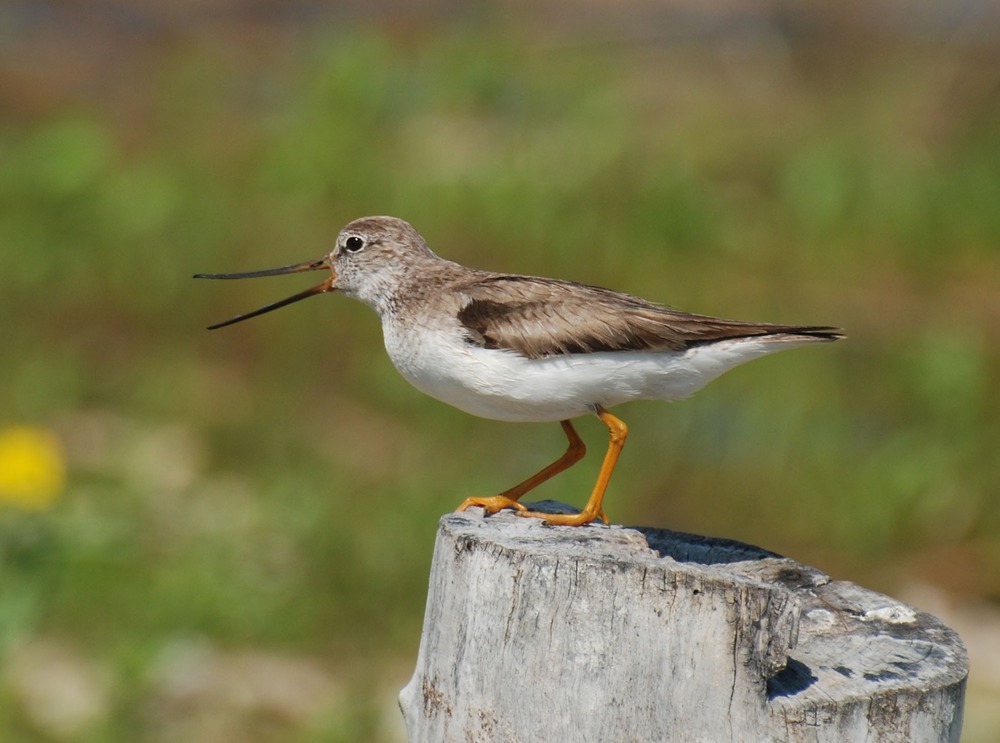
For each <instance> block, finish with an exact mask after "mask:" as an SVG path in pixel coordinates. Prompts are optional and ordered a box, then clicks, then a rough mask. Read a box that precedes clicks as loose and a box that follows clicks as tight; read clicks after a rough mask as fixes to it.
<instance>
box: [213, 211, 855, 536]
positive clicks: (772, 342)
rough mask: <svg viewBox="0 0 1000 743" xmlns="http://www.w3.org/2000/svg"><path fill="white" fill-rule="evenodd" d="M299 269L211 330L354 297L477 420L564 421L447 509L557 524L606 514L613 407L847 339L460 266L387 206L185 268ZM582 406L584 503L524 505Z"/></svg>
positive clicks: (558, 467)
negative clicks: (321, 241)
mask: <svg viewBox="0 0 1000 743" xmlns="http://www.w3.org/2000/svg"><path fill="white" fill-rule="evenodd" d="M310 271H325V272H328V273H329V276H327V277H326V278H325V279H324V281H323V282H322V283H320V284H318V285H317V286H314V287H312V288H309V289H306V290H305V291H302V292H299V293H298V294H294V295H292V296H290V297H288V298H286V299H282V300H280V301H278V302H274V303H272V304H268V305H265V306H263V307H261V308H259V309H257V310H254V311H252V312H247V313H245V314H241V315H237V316H235V317H233V318H231V319H229V320H226V321H225V322H220V323H216V324H215V325H211V326H209V329H210V330H215V329H218V328H223V327H226V326H229V325H232V324H234V323H238V322H242V321H244V320H249V319H250V318H252V317H257V316H259V315H262V314H264V313H267V312H271V311H273V310H276V309H278V308H280V307H285V306H287V305H290V304H292V303H294V302H299V301H301V300H303V299H306V298H308V297H312V296H315V295H318V294H326V293H330V292H337V293H340V294H344V295H346V296H348V297H352V298H354V299H358V300H360V301H361V302H363V303H365V304H366V305H368V306H369V307H371V308H372V309H373V310H375V312H376V313H377V314H378V316H379V319H380V321H381V325H382V334H383V340H384V343H385V349H386V352H387V353H388V355H389V358H390V360H391V361H392V363H393V365H394V366H395V367H396V369H397V370H398V371H399V373H400V374H401V375H402V377H403V378H404V379H406V380H407V381H408V382H410V384H412V385H413V386H414V387H416V388H417V389H418V390H420V391H421V392H424V393H426V394H428V395H430V396H431V397H434V398H437V399H438V400H440V401H442V402H445V403H447V404H449V405H452V406H454V407H456V408H458V409H460V410H463V411H465V412H466V413H470V414H472V415H475V416H479V417H482V418H489V419H494V420H500V421H509V422H534V423H541V422H558V423H559V424H560V425H561V427H562V430H563V433H564V434H565V436H566V440H567V447H566V451H565V452H564V453H563V454H562V456H560V457H559V458H558V459H556V460H555V461H553V462H552V463H551V464H549V465H548V466H546V467H544V468H543V469H541V470H539V471H538V472H536V473H535V474H534V475H532V476H531V477H529V478H528V479H526V480H524V481H523V482H521V483H519V484H517V485H515V486H514V487H512V488H509V489H507V490H505V491H503V492H501V493H499V494H497V495H492V496H473V497H468V498H466V499H465V500H464V501H462V502H461V504H459V506H458V508H457V509H456V510H457V511H464V510H466V509H468V508H472V507H480V508H482V509H484V511H485V515H492V514H495V513H498V512H499V511H501V510H503V509H508V508H509V509H513V510H514V511H515V512H516V513H517V514H518V515H521V516H525V517H533V518H540V519H544V520H545V522H547V523H548V524H550V525H554V526H583V525H586V524H590V523H592V522H594V521H596V520H598V519H600V520H601V521H603V522H604V523H609V520H608V518H607V516H606V515H605V512H604V505H603V504H604V496H605V491H606V490H607V487H608V483H609V481H610V479H611V475H612V472H613V471H614V469H615V466H616V464H617V462H618V457H619V454H620V453H621V451H622V448H623V446H624V444H625V440H626V437H627V436H628V426H627V425H626V424H625V422H624V421H622V420H621V419H620V418H618V417H617V416H616V415H614V414H612V413H611V412H610V408H613V407H614V406H616V405H619V404H621V403H625V402H629V401H633V400H649V399H655V400H677V399H681V398H685V397H688V396H689V395H691V394H693V393H694V392H696V391H698V390H699V389H701V388H702V387H704V386H705V385H706V384H708V382H710V381H711V380H713V379H715V378H716V377H718V376H719V375H721V374H723V373H724V372H726V371H728V370H730V369H732V368H733V367H736V366H738V365H740V364H743V363H745V362H747V361H750V360H752V359H756V358H759V357H761V356H767V355H769V354H771V353H775V352H777V351H782V350H785V349H791V348H797V347H800V346H806V345H811V344H814V343H824V342H831V341H836V340H839V339H841V338H843V337H844V335H843V333H842V332H841V330H840V329H839V328H836V327H831V326H825V325H778V324H772V323H764V322H744V321H739V320H727V319H723V318H719V317H712V316H709V315H700V314H693V313H689V312H684V311H681V310H677V309H673V308H671V307H668V306H666V305H662V304H657V303H655V302H651V301H647V300H645V299H642V298H640V297H638V296H634V295H632V294H626V293H622V292H617V291H612V290H610V289H605V288H602V287H599V286H593V285H589V284H583V283H577V282H575V281H568V280H562V279H552V278H543V277H539V276H525V275H518V274H508V273H497V272H494V271H486V270H479V269H475V268H469V267H466V266H463V265H461V264H459V263H455V262H453V261H450V260H447V259H445V258H441V257H439V256H438V255H437V254H435V253H434V252H433V251H432V250H431V249H430V247H429V246H428V244H427V242H426V241H425V240H424V238H423V237H422V236H421V235H420V233H419V232H417V230H416V229H414V227H413V226H412V225H410V224H409V223H408V222H406V221H404V220H402V219H399V218H396V217H388V216H372V217H362V218H360V219H356V220H354V221H352V222H350V223H349V224H347V225H346V226H345V227H344V228H343V229H342V230H341V231H340V233H339V235H338V236H337V240H336V243H335V244H334V246H333V249H332V250H331V251H330V252H329V253H328V254H327V255H324V256H322V257H321V258H318V259H316V260H311V261H305V262H303V263H295V264H292V265H287V266H282V267H279V268H271V269H265V270H261V271H249V272H243V273H200V274H195V276H194V278H198V279H245V278H258V277H263V276H277V275H283V274H292V273H301V272H310ZM587 415H596V416H597V417H598V418H599V419H600V420H601V421H602V422H603V423H604V425H605V426H606V427H607V429H608V447H607V451H606V453H605V456H604V460H603V462H602V464H601V469H600V471H599V474H598V476H597V481H596V483H595V484H594V487H593V490H592V491H591V494H590V497H589V498H588V500H587V502H586V504H585V505H584V507H583V509H582V510H580V511H579V512H578V513H561V514H555V513H546V512H542V511H537V510H532V509H529V508H528V507H527V506H525V505H524V504H522V503H521V502H520V499H521V498H522V496H524V495H525V494H526V493H528V492H530V491H531V490H533V489H534V488H536V487H537V486H539V485H540V484H542V483H543V482H545V481H547V480H549V479H550V478H552V477H553V476H555V475H557V474H559V473H560V472H563V471H564V470H566V469H568V468H569V467H571V466H572V465H574V464H576V463H577V462H579V461H580V460H581V459H582V458H583V456H584V454H585V453H586V446H585V445H584V443H583V440H582V439H581V438H580V436H579V434H578V433H577V431H576V429H575V428H574V426H573V420H574V419H576V418H579V417H582V416H587Z"/></svg>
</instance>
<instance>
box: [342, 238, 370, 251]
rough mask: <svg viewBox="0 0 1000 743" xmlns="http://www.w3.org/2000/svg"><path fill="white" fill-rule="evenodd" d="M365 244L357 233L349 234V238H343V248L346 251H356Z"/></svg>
mask: <svg viewBox="0 0 1000 743" xmlns="http://www.w3.org/2000/svg"><path fill="white" fill-rule="evenodd" d="M364 246H365V241H364V240H362V239H361V238H360V237H358V236H357V235H351V236H350V237H349V238H347V239H346V240H344V248H345V249H346V250H347V252H348V253H357V252H358V251H359V250H361V249H362V248H363V247H364Z"/></svg>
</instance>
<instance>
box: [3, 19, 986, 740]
mask: <svg viewBox="0 0 1000 743" xmlns="http://www.w3.org/2000/svg"><path fill="white" fill-rule="evenodd" d="M841 51H842V50H841V49H838V48H833V49H829V50H824V49H822V48H819V49H817V48H815V47H813V46H811V45H810V44H809V43H808V42H803V43H802V44H800V45H799V44H783V43H776V42H775V43H767V42H766V40H765V41H764V42H760V43H753V44H742V43H732V44H729V43H719V44H688V43H673V44H670V43H647V44H639V45H636V44H606V43H603V42H602V41H599V40H595V39H594V38H593V37H592V36H587V35H581V36H580V37H574V36H570V37H562V38H553V37H541V36H539V35H536V34H534V33H532V32H530V30H525V29H519V28H518V27H516V26H511V25H505V24H500V25H497V26H480V25H476V24H466V25H455V24H453V25H448V24H444V25H440V26H432V27H429V28H423V29H421V30H420V31H419V32H403V31H401V29H400V28H398V27H393V26H392V25H391V24H390V25H389V26H388V27H386V28H381V27H379V26H377V25H364V24H356V23H352V24H347V25H342V26H340V27H339V28H327V27H324V26H318V27H317V28H316V29H315V30H314V31H311V32H309V33H305V34H303V35H302V36H301V37H299V38H297V39H296V40H295V42H294V43H288V44H285V45H280V47H278V48H275V49H271V50H270V51H268V52H267V53H266V54H265V55H264V57H263V59H261V58H259V57H257V56H256V54H257V51H255V50H254V49H253V48H252V47H251V48H243V47H241V46H240V45H238V44H235V43H232V42H225V43H222V42H220V43H218V44H210V43H204V42H202V43H192V44H174V45H171V46H167V47H165V48H164V49H162V50H160V51H159V52H158V54H157V56H156V57H155V64H152V63H149V64H147V65H145V67H144V68H143V69H142V71H141V74H140V73H138V72H137V73H136V75H135V76H134V78H133V85H134V86H137V87H136V89H135V90H131V91H130V93H129V95H131V96H133V98H134V100H133V103H134V104H135V105H132V106H130V105H127V103H126V104H123V103H122V102H121V100H117V101H110V102H109V101H108V100H92V99H87V98H81V99H78V100H75V101H73V102H71V103H62V104H59V105H54V106H51V107H49V108H47V109H46V110H44V111H41V112H39V111H26V112H21V113H19V112H17V111H16V110H13V111H10V112H8V113H7V114H6V115H5V116H4V118H3V119H2V120H0V163H2V167H0V246H2V248H0V338H2V357H0V428H4V427H15V426H21V425H26V424H28V425H32V426H36V427H41V429H42V430H43V432H44V431H46V430H47V431H52V432H54V433H55V434H56V435H57V437H58V440H59V441H60V442H61V446H62V448H63V454H62V456H64V457H65V468H66V475H65V476H66V478H67V480H66V485H65V488H64V489H63V491H62V493H61V496H60V497H59V498H58V499H56V500H54V501H52V502H51V503H49V504H48V505H47V506H46V507H44V508H34V509H29V510H25V509H23V508H21V507H20V506H19V505H18V503H19V501H18V498H17V497H14V496H10V497H6V496H5V495H4V494H3V492H0V561H2V562H0V570H2V573H0V581H2V588H0V657H2V658H5V665H6V667H7V668H8V669H14V671H10V672H8V673H7V675H6V677H5V679H6V680H5V681H4V683H3V685H0V729H3V730H4V731H7V737H6V738H5V739H8V740H23V741H44V740H80V741H88V742H90V741H93V742H95V743H96V742H102V743H103V742H105V741H107V742H109V743H110V742H112V741H132V740H151V741H161V740H162V741H173V740H190V741H215V740H246V741H255V740H259V741H265V740H266V741H271V740H275V741H276V740H289V741H291V740H294V741H319V740H323V741H369V740H389V739H394V738H393V736H395V735H397V732H396V730H397V727H396V726H398V723H396V722H395V720H394V716H395V715H396V714H397V713H396V711H395V710H394V708H393V704H394V695H395V690H396V689H398V688H399V687H401V686H402V685H403V683H405V680H406V678H407V677H408V674H409V670H410V667H411V665H412V662H413V659H414V658H415V653H416V647H417V642H418V639H419V632H420V624H421V619H422V611H423V598H424V592H425V587H426V579H427V570H428V566H429V562H430V555H431V548H432V544H433V538H434V532H435V524H436V521H437V518H438V517H439V515H440V514H442V513H443V512H445V511H447V510H449V509H450V508H452V507H454V505H455V504H457V503H458V502H459V501H460V500H461V499H462V498H464V497H466V496H467V495H472V494H489V493H493V492H496V491H498V490H500V489H503V488H505V487H507V486H509V485H510V484H511V483H513V482H516V481H518V480H520V479H521V478H523V477H524V476H525V475H526V474H528V473H530V472H533V471H534V470H535V469H537V468H538V467H539V466H541V465H542V464H544V463H545V462H547V461H548V458H549V454H548V453H546V452H549V453H550V454H551V455H552V456H553V457H554V456H555V455H556V454H558V453H559V452H560V451H561V448H562V446H563V441H562V435H561V433H560V431H559V430H558V427H556V426H551V425H549V426H541V425H539V426H529V425H520V426H515V425H509V424H501V423H495V422H490V421H483V420H478V419H473V418H470V417H468V416H466V415H464V414H462V413H460V412H458V411H455V410H452V409H450V408H447V407H446V406H444V405H441V404H440V403H437V402H435V401H433V400H430V399H427V398H424V397H423V396H421V395H420V393H418V392H416V391H415V390H413V389H411V388H409V387H408V386H407V385H406V383H405V382H403V381H402V380H401V379H400V378H399V377H398V376H397V375H396V373H395V371H394V370H393V369H392V367H391V365H390V364H389V362H388V360H387V359H386V357H385V355H384V352H383V351H382V350H381V347H380V342H381V338H380V333H379V328H378V323H377V320H376V318H375V317H374V316H373V315H372V313H371V312H370V311H369V310H368V309H367V308H364V307H362V306H360V305H357V304H354V303H352V302H350V301H349V300H346V299H343V298H337V297H336V296H334V297H324V298H322V299H315V300H311V301H310V302H306V303H303V304H300V305H296V306H295V307H292V308H289V309H287V310H283V311H282V312H281V313H276V314H273V315H269V316H267V317H266V318H261V319H259V320H255V321H254V322H252V323H247V324H245V325H240V326H238V327H236V328H232V329H227V330H224V331H219V332H215V333H208V332H206V331H204V330H203V328H204V326H205V325H207V324H209V323H211V322H214V321H217V320H220V319H224V318H226V317H229V316H231V315H232V314H235V313H236V312H238V311H242V310H245V309H250V308H253V307H256V306H259V305H260V304H263V303H265V302H266V301H270V300H271V299H274V298H280V297H282V296H285V294H288V293H291V292H292V291H294V290H297V289H298V288H299V285H300V284H301V281H298V282H296V280H295V278H289V279H287V280H285V279H272V280H262V281H258V282H245V283H243V282H241V283H236V284H225V285H219V284H207V283H206V284H198V283H195V282H192V281H191V280H190V276H191V274H192V273H195V272H198V271H238V270H250V269H255V268H262V267H269V266H274V265H282V264H286V263H291V262H295V261H300V260H305V259H308V258H313V257H318V256H320V255H322V254H323V253H325V252H326V251H327V250H329V248H330V246H331V244H332V240H333V238H334V236H335V235H336V232H337V231H338V229H339V228H340V226H342V225H343V224H344V223H345V222H347V221H349V220H350V219H353V218H355V217H358V216H362V215H365V214H373V213H375V214H394V215H397V216H401V217H403V218H406V219H408V220H410V221H411V222H412V223H413V224H414V225H415V226H416V227H417V228H418V229H419V230H421V232H422V233H423V234H424V235H425V237H427V239H428V241H429V242H430V243H431V245H432V247H434V248H435V250H436V251H437V252H438V253H440V254H442V255H444V256H447V257H449V258H453V259H456V260H459V261H461V262H465V263H468V264H470V265H476V266H480V267H484V268H492V269H496V270H506V271H514V272H520V273H537V274H547V275H556V276H561V277H564V278H572V279H576V280H580V281H584V282H588V283H598V284H603V285H607V286H611V287H614V288H617V289H621V290H626V291H630V292H633V293H636V294H640V295H643V296H646V297H648V298H650V299H655V300H659V301H663V302H666V303H668V304H671V305H675V306H678V307H682V308H684V309H689V310H692V311H699V312H707V313H710V314H717V315H724V316H734V317H740V318H744V319H761V320H772V321H780V322H792V323H795V322H800V323H817V324H826V323H829V324H835V325H840V326H843V327H844V328H845V329H846V330H847V332H848V334H849V339H848V340H847V341H845V342H843V343H840V344H837V346H835V347H824V348H814V349H808V350H800V351H795V352H793V353H789V354H784V355H780V356H778V357H776V358H770V359H766V360H762V361H758V362H755V363H754V364H751V365H748V366H747V367H745V368H743V369H741V370H738V371H736V372H734V373H732V374H730V375H727V376H726V377H725V378H723V379H722V380H719V381H718V382H715V383H714V384H713V385H712V386H710V387H709V388H708V389H706V390H705V391H703V392H702V393H700V394H699V395H698V396H697V397H695V398H693V399H692V400H690V401H685V402H681V403H675V404H673V405H666V404H663V403H646V404H636V405H631V406H625V407H623V408H622V409H621V410H620V411H619V413H620V414H621V415H622V417H624V418H625V420H627V421H628V422H629V424H630V426H631V429H632V436H631V438H630V440H629V446H628V448H627V449H626V452H625V454H624V456H623V459H622V461H621V464H620V466H619V468H618V471H617V472H616V475H615V481H614V482H613V483H612V487H611V490H610V492H609V497H608V501H607V507H608V512H609V514H610V515H611V517H612V519H613V520H615V521H617V522H620V523H622V522H624V523H642V524H648V525H657V526H664V527H670V528H675V529H682V530H689V531H697V532H701V533H710V534H717V535H724V536H728V537H733V538H739V539H743V540H746V541H750V542H753V543H756V544H760V545H763V546H765V547H767V548H769V549H774V550H776V551H779V552H783V553H786V554H789V555H791V556H794V557H795V558H797V559H801V560H803V561H805V562H809V563H812V564H815V565H817V566H818V567H820V568H822V569H825V570H827V571H828V572H831V573H832V574H834V575H835V576H836V577H838V578H845V579H850V580H856V581H858V582H861V583H864V584H866V585H869V586H872V587H875V588H881V589H883V590H886V591H892V590H893V589H894V588H895V587H898V586H899V585H902V584H903V583H905V582H906V581H912V580H919V581H924V582H927V583H930V584H934V585H938V586H940V587H942V589H946V590H947V591H949V592H956V593H958V594H961V595H963V596H969V597H974V598H977V599H982V600H985V601H989V602H998V601H1000V510H998V509H997V508H996V505H995V497H996V493H997V489H998V485H1000V457H998V456H997V452H998V451H1000V398H998V396H997V394H996V389H997V387H998V384H1000V363H998V362H1000V352H998V341H1000V331H998V328H1000V304H998V296H1000V295H998V294H997V287H998V286H1000V251H998V246H1000V207H998V205H1000V99H998V90H1000V88H998V85H1000V78H998V77H997V74H996V70H997V69H998V66H997V64H996V62H997V59H998V51H997V50H996V49H993V50H989V49H985V50H984V49H983V48H982V47H961V46H952V45H935V44H929V43H919V44H917V43H897V44H894V45H890V46H887V47H886V46H878V45H876V47H875V48H869V49H862V50H861V51H860V52H858V53H854V54H842V53H840V52H841ZM990 55H992V56H990ZM127 97H128V96H126V98H127ZM581 431H582V433H583V435H584V437H585V438H586V439H587V440H588V442H590V443H591V451H592V452H597V451H600V450H602V448H603V446H604V434H603V428H602V427H601V426H600V424H599V423H598V422H596V421H595V422H589V421H584V422H583V423H582V426H581ZM17 451H18V452H20V453H17V452H15V454H16V455H17V456H19V457H22V458H23V457H28V458H29V459H30V457H32V456H35V455H33V454H32V453H31V449H30V447H29V449H26V450H23V451H22V450H17ZM49 455H51V451H49ZM12 456H13V455H12ZM38 456H41V455H38ZM18 461H22V464H23V460H18ZM34 461H35V460H33V459H31V460H30V461H29V462H28V464H31V462H34ZM39 461H42V462H44V461H46V460H39ZM0 464H2V463H0ZM598 464H599V457H598V456H593V457H592V458H589V459H588V460H587V462H586V463H584V464H581V465H579V466H578V467H577V468H575V469H574V470H571V471H570V472H568V473H567V474H565V475H563V476H561V477H560V478H558V479H556V480H555V481H554V482H553V483H551V484H549V485H547V486H545V487H544V489H543V490H541V491H539V495H540V497H551V498H556V499H560V500H565V501H568V502H572V503H582V502H583V500H584V497H585V494H586V493H588V492H589V488H590V486H591V484H592V480H593V478H594V476H595V474H596V470H597V467H598ZM19 466H20V465H19ZM24 466H28V465H24ZM32 466H33V465H32ZM39 466H42V465H39ZM62 466H63V465H62V464H60V463H58V462H57V463H56V464H53V465H52V467H53V468H55V469H59V468H61V467H62ZM59 476H60V477H61V476H62V475H61V470H60V472H59ZM247 653H250V655H249V656H248V655H246V654H247ZM267 653H270V654H273V656H274V658H281V659H285V661H287V663H286V665H280V664H279V665H277V666H275V665H273V663H277V661H275V660H274V658H272V660H271V661H268V660H267V658H269V657H271V656H268V655H266V654H267ZM288 659H292V660H291V661H289V660H288ZM293 661H294V662H293ZM269 662H270V663H272V665H268V663H269ZM283 662H284V661H283ZM289 664H290V665H289ZM19 668H27V669H34V670H37V669H39V668H43V669H50V670H51V673H52V674H54V676H53V677H52V678H55V679H57V681H61V683H62V686H61V687H60V686H59V685H58V684H57V683H56V682H51V680H50V681H49V682H46V683H49V684H50V685H51V684H55V686H54V688H56V689H57V690H58V689H63V692H58V691H57V692H51V693H55V694H58V693H65V694H66V695H68V696H66V697H65V699H63V698H61V697H58V696H57V697H56V706H55V707H52V706H51V705H50V706H49V707H45V708H44V709H41V708H40V707H39V704H40V703H39V702H38V695H39V694H41V692H40V691H38V689H37V688H36V687H37V686H38V683H36V682H35V681H34V680H33V679H35V677H34V676H32V675H31V673H32V672H33V671H31V670H29V671H24V673H20V672H16V671H17V669H19ZM248 668H249V669H258V671H260V674H261V675H262V676H264V677H269V678H273V679H276V681H275V683H279V682H278V681H277V680H278V679H286V680H287V683H288V684H292V683H294V681H293V679H299V678H300V677H301V675H302V674H307V675H308V674H313V675H312V676H308V678H310V679H315V678H319V679H322V680H323V682H322V683H320V682H318V681H317V682H316V683H314V684H313V686H312V687H310V686H309V683H306V682H304V685H303V687H302V688H306V689H308V688H313V689H317V690H318V691H316V693H315V696H316V699H311V697H309V695H308V694H307V693H306V691H303V692H302V699H300V700H299V701H300V704H299V706H297V707H296V706H295V705H294V704H293V705H290V706H289V705H284V706H283V705H282V704H281V703H279V701H280V700H277V697H275V696H274V694H276V692H273V690H271V691H269V690H268V689H265V688H258V687H252V688H250V687H248V688H249V689H250V690H249V691H247V689H243V693H244V696H243V697H238V695H237V697H234V698H232V699H231V698H229V697H220V696H219V693H220V692H218V691H217V689H218V687H219V686H220V685H224V684H223V683H222V681H220V679H224V678H227V676H226V675H225V674H227V673H229V674H231V675H233V676H234V677H236V678H237V679H239V678H249V677H250V676H252V675H253V674H252V673H251V672H250V671H247V669H248ZM261 668H263V669H264V670H263V671H261V670H260V669H261ZM18 673H20V675H18ZM60 674H61V675H60ZM283 674H285V675H283ZM296 674H299V675H296ZM192 679H194V680H192ZM74 683H75V684H77V686H78V687H79V688H80V689H84V690H86V693H85V692H79V693H77V694H76V696H73V692H72V690H73V689H75V688H77V686H74V685H73V684H74ZM199 683H200V684H202V686H198V684H199ZM247 683H249V681H248V682H247ZM33 684H34V685H33ZM324 684H326V685H325V686H324ZM46 688H48V687H46ZM66 689H69V691H65V690H66ZM192 689H193V691H192ZM206 689H207V690H209V691H206ZM213 689H214V690H216V691H214V692H213V691H211V690H213ZM199 690H201V691H200V692H199ZM50 691H51V690H50ZM213 693H214V694H215V696H213ZM88 694H89V696H88ZM199 694H200V696H199ZM255 695H256V696H255ZM269 695H271V696H269ZM247 698H249V699H250V700H251V701H250V702H247V701H246V699H247ZM81 699H82V700H83V701H81ZM59 700H62V702H63V703H62V704H61V705H60V704H59V703H58V702H59ZM66 700H68V701H66ZM254 700H256V703H254ZM50 701H51V700H50ZM74 704H75V705H76V706H74ZM88 704H89V706H88ZM40 709H41V711H40ZM54 709H55V710H56V711H53V710H54ZM45 710H48V711H45ZM59 710H62V711H61V712H60V711H59ZM67 710H68V711H67ZM74 710H75V712H74ZM209 710H211V714H210V712H209ZM227 715H228V717H227ZM387 720H388V722H387ZM982 739H983V740H987V739H990V738H988V737H983V738H982Z"/></svg>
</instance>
